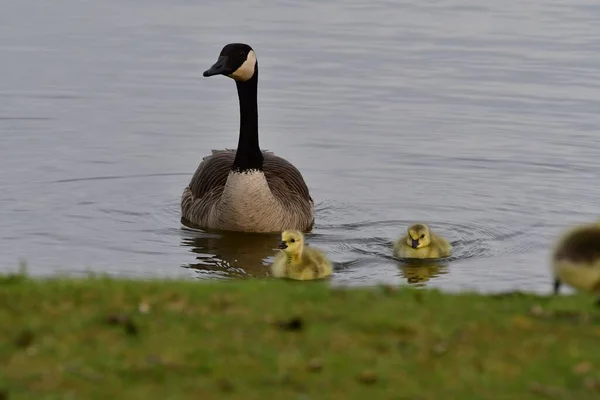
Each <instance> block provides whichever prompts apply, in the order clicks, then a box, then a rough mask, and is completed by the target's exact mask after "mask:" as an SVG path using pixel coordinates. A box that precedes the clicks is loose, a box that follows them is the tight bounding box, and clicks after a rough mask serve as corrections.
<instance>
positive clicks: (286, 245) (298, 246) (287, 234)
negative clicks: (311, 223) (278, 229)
mask: <svg viewBox="0 0 600 400" xmlns="http://www.w3.org/2000/svg"><path fill="white" fill-rule="evenodd" d="M303 245H304V235H302V232H300V231H284V232H282V233H281V242H279V245H278V246H277V248H279V249H281V250H283V251H284V252H285V253H286V254H298V253H300V252H301V251H302V246H303Z"/></svg>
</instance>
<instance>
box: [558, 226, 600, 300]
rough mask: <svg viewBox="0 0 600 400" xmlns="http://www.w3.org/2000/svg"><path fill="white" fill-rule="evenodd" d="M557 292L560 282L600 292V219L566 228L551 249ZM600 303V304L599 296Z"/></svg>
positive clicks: (598, 293)
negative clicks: (567, 229) (592, 222)
mask: <svg viewBox="0 0 600 400" xmlns="http://www.w3.org/2000/svg"><path fill="white" fill-rule="evenodd" d="M552 272H553V274H554V294H558V292H559V291H560V287H561V284H563V283H565V284H567V285H569V286H571V287H572V288H574V289H576V290H578V291H581V292H587V293H592V294H595V295H600V220H598V221H597V222H596V223H594V224H586V225H580V226H577V227H575V228H573V229H570V230H569V231H567V232H566V233H565V234H563V236H562V237H561V238H560V239H559V240H558V242H557V244H556V246H555V248H554V252H553V253H552ZM596 304H597V305H599V306H600V297H599V298H598V300H597V302H596Z"/></svg>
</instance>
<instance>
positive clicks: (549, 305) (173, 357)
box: [0, 275, 600, 400]
mask: <svg viewBox="0 0 600 400" xmlns="http://www.w3.org/2000/svg"><path fill="white" fill-rule="evenodd" d="M594 300H595V299H594V298H591V297H589V296H585V295H575V296H560V297H553V296H538V295H533V294H524V293H507V294H500V295H479V294H476V293H461V294H444V293H441V292H439V291H437V290H432V289H415V288H410V287H399V288H395V287H371V288H359V289H349V288H343V289H332V288H330V287H329V285H328V284H327V283H323V282H288V281H273V280H236V281H211V282H206V281H201V282H199V281H190V280H182V281H174V280H168V281H156V280H152V281H139V280H135V281H134V280H125V279H109V278H99V277H90V278H83V279H66V278H56V279H48V280H38V279H30V278H27V277H26V276H24V275H5V276H2V277H0V304H1V305H2V306H1V307H0V321H2V323H1V324H0V343H1V344H0V363H1V365H2V368H1V370H2V373H0V399H10V400H14V399H32V398H36V399H50V398H52V399H58V398H60V399H79V398H85V399H104V398H110V397H114V398H128V399H165V398H169V399H197V398H202V399H216V398H230V399H259V398H260V399H264V398H284V397H285V398H293V399H316V398H339V399H362V398H367V397H369V396H371V397H372V398H377V399H439V398H441V397H442V396H444V397H447V398H457V399H467V398H477V399H504V398H506V399H508V398H532V399H535V398H557V399H558V398H577V399H587V398H590V399H591V398H596V396H598V395H599V393H600V350H599V348H598V346H597V343H598V340H599V339H600V310H598V309H597V308H596V307H595V306H594Z"/></svg>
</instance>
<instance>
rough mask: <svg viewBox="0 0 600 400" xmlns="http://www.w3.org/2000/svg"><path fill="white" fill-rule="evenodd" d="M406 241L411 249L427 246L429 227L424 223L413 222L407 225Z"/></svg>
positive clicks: (429, 240) (429, 239)
mask: <svg viewBox="0 0 600 400" xmlns="http://www.w3.org/2000/svg"><path fill="white" fill-rule="evenodd" d="M406 243H407V244H408V245H409V246H410V247H412V248H413V249H420V248H421V247H426V246H429V243H431V237H430V236H429V227H428V226H427V225H425V224H414V225H411V226H409V227H408V236H407V238H406Z"/></svg>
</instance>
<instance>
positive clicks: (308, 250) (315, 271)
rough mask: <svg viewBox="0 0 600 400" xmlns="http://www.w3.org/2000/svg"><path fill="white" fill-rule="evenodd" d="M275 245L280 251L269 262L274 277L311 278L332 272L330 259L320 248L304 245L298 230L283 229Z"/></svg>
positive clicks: (323, 276)
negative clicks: (279, 239) (279, 240)
mask: <svg viewBox="0 0 600 400" xmlns="http://www.w3.org/2000/svg"><path fill="white" fill-rule="evenodd" d="M277 247H278V248H279V249H280V250H281V251H280V252H279V254H278V255H277V256H276V257H275V260H274V261H273V264H271V273H272V275H273V276H274V277H276V278H289V279H296V280H312V279H322V278H326V277H328V276H330V275H331V274H332V270H333V268H332V264H331V261H329V260H328V259H327V256H326V255H325V253H323V252H322V251H321V250H319V249H315V248H313V247H308V246H307V247H305V246H304V235H303V234H302V232H300V231H284V232H283V233H282V234H281V242H279V245H278V246H277Z"/></svg>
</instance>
